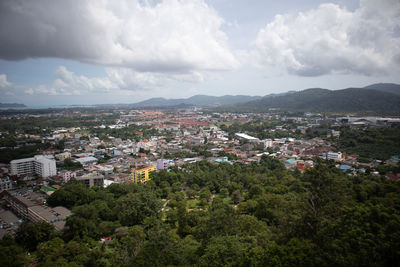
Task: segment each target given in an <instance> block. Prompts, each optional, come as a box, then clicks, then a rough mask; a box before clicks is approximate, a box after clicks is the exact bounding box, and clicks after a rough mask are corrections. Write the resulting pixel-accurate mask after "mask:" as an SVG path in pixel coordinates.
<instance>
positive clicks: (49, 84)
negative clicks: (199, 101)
mask: <svg viewBox="0 0 400 267" xmlns="http://www.w3.org/2000/svg"><path fill="white" fill-rule="evenodd" d="M399 70H400V1H398V0H382V1H379V0H361V1H358V0H349V1H345V0H339V1H329V2H327V1H317V0H305V1H298V0H297V1H296V0H287V1H263V0H259V1H256V0H247V1H240V0H208V1H207V0H206V1H203V0H195V1H190V0H186V1H178V0H164V1H144V0H143V1H135V0H120V1H116V0H113V1H112V0H102V1H99V0H79V1H78V0H71V1H62V0H36V1H29V0H18V1H15V0H2V1H0V93H1V95H2V97H1V99H0V102H2V103H5V102H18V103H24V104H28V105H40V104H44V105H46V104H101V103H134V102H138V101H141V100H144V99H147V98H151V97H166V98H180V97H189V96H192V95H195V94H207V95H218V96H220V95H226V94H231V95H237V94H245V95H266V94H271V93H280V92H285V91H289V90H300V89H305V88H311V87H322V88H327V89H342V88H347V87H363V86H366V85H369V84H372V83H377V82H393V83H400V75H399V74H398V73H400V72H399Z"/></svg>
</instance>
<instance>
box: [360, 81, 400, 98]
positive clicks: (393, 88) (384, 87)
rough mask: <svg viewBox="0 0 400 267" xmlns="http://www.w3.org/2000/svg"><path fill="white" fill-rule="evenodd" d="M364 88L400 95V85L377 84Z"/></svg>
mask: <svg viewBox="0 0 400 267" xmlns="http://www.w3.org/2000/svg"><path fill="white" fill-rule="evenodd" d="M364 88H365V89H374V90H377V91H382V92H387V93H393V94H397V95H400V85H399V84H395V83H376V84H371V85H368V86H365V87H364Z"/></svg>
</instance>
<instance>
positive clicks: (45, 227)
mask: <svg viewBox="0 0 400 267" xmlns="http://www.w3.org/2000/svg"><path fill="white" fill-rule="evenodd" d="M53 234H54V227H53V225H51V224H49V223H47V222H44V221H39V222H37V223H32V222H23V223H22V224H21V225H20V226H19V227H18V230H17V232H16V234H15V240H16V241H17V242H18V243H19V244H21V245H22V246H24V247H25V248H27V249H28V250H29V251H34V250H35V249H36V246H37V245H38V244H39V243H41V242H45V241H47V240H49V239H50V238H51V237H52V235H53Z"/></svg>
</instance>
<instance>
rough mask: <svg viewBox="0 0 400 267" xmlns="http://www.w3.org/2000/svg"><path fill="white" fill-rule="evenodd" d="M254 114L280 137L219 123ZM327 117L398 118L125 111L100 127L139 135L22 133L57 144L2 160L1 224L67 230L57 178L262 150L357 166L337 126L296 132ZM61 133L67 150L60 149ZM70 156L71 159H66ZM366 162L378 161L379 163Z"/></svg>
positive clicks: (117, 176) (120, 174)
mask: <svg viewBox="0 0 400 267" xmlns="http://www.w3.org/2000/svg"><path fill="white" fill-rule="evenodd" d="M255 120H273V121H275V122H277V124H276V125H275V126H273V127H271V128H270V129H268V132H269V133H279V134H277V135H276V136H275V137H274V138H272V137H269V138H258V137H255V136H252V135H251V134H249V133H248V132H246V131H240V132H236V133H233V134H232V133H229V132H227V131H226V130H223V129H224V127H221V125H223V124H224V123H226V124H234V123H236V124H237V125H242V124H245V123H250V122H252V121H255ZM327 120H328V121H329V122H330V123H331V124H333V125H336V126H337V125H340V124H344V123H345V124H348V125H351V126H358V125H362V124H364V125H365V124H392V123H397V122H398V120H396V119H387V118H371V117H368V118H367V117H365V118H348V117H341V118H336V119H327V118H323V116H320V115H319V114H305V116H303V117H286V116H281V115H279V114H265V113H264V114H253V113H247V114H237V113H213V114H205V113H203V112H201V111H196V110H184V111H178V112H163V111H156V110H121V111H120V117H119V119H117V120H116V121H114V122H113V124H110V125H105V124H103V123H102V124H101V125H98V126H95V128H100V129H114V130H116V131H117V130H123V129H126V128H127V127H131V126H134V128H135V129H136V130H135V131H134V132H132V133H133V136H134V138H125V139H122V138H119V137H116V136H112V135H111V134H108V135H107V136H106V138H104V136H103V137H101V136H97V135H96V134H90V133H89V131H85V129H84V128H83V127H72V128H57V129H53V131H52V134H51V135H46V136H33V135H24V136H25V137H26V139H27V140H28V141H29V140H35V141H37V140H41V141H42V142H48V143H50V144H51V147H50V148H48V149H46V150H44V151H40V154H38V155H36V156H34V157H31V158H24V159H16V160H12V161H11V162H10V164H9V165H8V166H7V165H2V166H0V167H1V168H0V170H1V171H0V173H1V174H2V175H1V176H0V190H1V191H2V193H1V198H2V201H3V204H5V205H6V207H7V208H6V209H5V210H0V230H1V229H6V228H7V229H9V230H10V231H11V230H12V229H14V228H15V225H17V224H18V221H20V220H30V221H38V220H43V221H47V222H49V223H52V224H53V225H54V226H55V228H56V229H59V230H61V229H62V228H63V227H64V224H65V219H66V218H67V217H68V216H69V215H70V214H71V212H70V211H69V210H67V209H65V208H63V207H55V208H49V207H47V206H46V205H45V197H46V195H49V194H51V193H52V192H53V191H55V190H57V185H62V184H64V183H67V182H69V181H71V180H72V179H74V180H76V181H77V182H79V183H82V184H83V185H85V186H86V187H88V188H90V187H93V186H108V185H110V184H112V183H146V182H148V181H149V180H151V177H152V175H153V174H154V173H155V172H157V171H168V170H169V169H170V168H171V167H178V168H179V167H181V166H183V165H184V164H188V163H193V162H197V161H200V160H207V161H210V162H214V163H228V164H233V163H234V162H239V163H243V164H250V163H251V162H254V161H256V162H257V161H260V159H261V157H262V156H263V155H268V156H271V157H275V158H277V159H279V160H281V161H282V162H283V163H284V165H285V166H286V167H287V168H288V169H292V170H295V169H297V170H299V171H301V172H304V171H305V170H306V168H312V167H313V166H314V159H315V158H316V157H320V158H323V159H328V160H332V161H334V162H336V163H337V165H338V168H340V169H342V170H344V171H351V170H354V169H353V168H352V166H354V165H358V164H360V163H359V162H357V155H347V154H346V153H342V152H340V151H337V149H336V148H335V146H334V145H332V144H331V143H330V141H329V138H332V137H333V138H337V137H339V136H340V131H339V130H337V127H336V128H335V127H333V128H331V129H329V131H328V132H327V136H326V138H325V137H321V136H319V137H316V138H308V139H304V138H303V139H302V138H297V139H296V138H294V137H292V134H294V133H299V134H305V133H306V132H307V130H308V129H310V128H312V127H315V126H318V125H320V124H322V123H326V122H327ZM399 122H400V121H399ZM141 127H147V129H149V128H151V129H153V130H155V132H154V131H153V133H156V134H153V135H148V134H147V135H146V134H145V133H144V130H137V129H140V128H141ZM128 129H130V128H128ZM282 136H285V137H282ZM61 140H62V141H63V143H64V149H63V150H59V149H56V148H55V147H56V145H57V144H58V143H59V142H60V141H61ZM28 141H27V142H28ZM397 160H398V159H397ZM67 161H68V162H69V164H72V165H68V166H67V165H66V162H67ZM71 166H74V167H73V168H72V167H71ZM77 166H78V167H77ZM362 166H365V167H373V163H369V165H368V166H366V165H365V164H364V165H362ZM16 181H19V182H20V183H21V181H22V182H23V184H22V186H30V187H35V186H36V187H41V188H42V189H45V190H42V193H45V194H38V193H37V192H33V191H29V190H25V191H23V190H22V191H21V190H19V187H20V186H21V185H19V186H18V185H17V183H16ZM50 185H51V186H50ZM52 186H54V187H52ZM46 188H47V189H46ZM49 188H50V189H51V190H50V189H49ZM48 189H49V190H48ZM3 206H4V205H3ZM10 212H11V213H10ZM13 216H14V217H13ZM16 218H17V219H16ZM15 221H17V222H15ZM1 223H3V224H1ZM1 225H4V226H3V227H2V226H1ZM6 225H7V227H6ZM3 232H4V231H3Z"/></svg>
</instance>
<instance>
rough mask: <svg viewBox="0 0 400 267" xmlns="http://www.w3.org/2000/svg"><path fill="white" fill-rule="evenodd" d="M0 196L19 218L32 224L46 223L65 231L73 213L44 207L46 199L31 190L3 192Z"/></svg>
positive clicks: (57, 208)
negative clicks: (67, 221)
mask: <svg viewBox="0 0 400 267" xmlns="http://www.w3.org/2000/svg"><path fill="white" fill-rule="evenodd" d="M0 196H1V197H2V198H3V199H4V200H5V201H6V203H7V204H8V205H9V207H10V208H11V210H12V211H13V212H14V213H16V214H17V215H18V216H19V217H21V218H23V219H25V220H29V221H32V222H38V221H45V222H47V223H50V224H52V225H53V226H54V228H55V229H56V230H63V229H64V226H65V221H66V219H67V217H68V216H70V215H71V211H70V210H69V209H67V208H64V207H61V206H59V207H55V208H50V207H48V206H46V205H44V199H43V198H42V197H41V196H40V195H39V194H37V193H34V192H31V191H29V190H28V191H25V192H17V191H16V192H12V191H3V192H2V193H1V195H0Z"/></svg>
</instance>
